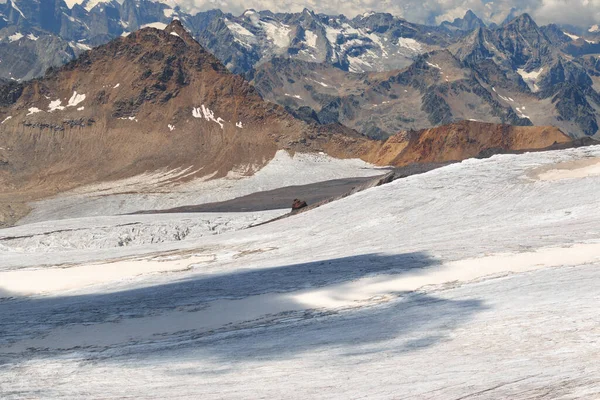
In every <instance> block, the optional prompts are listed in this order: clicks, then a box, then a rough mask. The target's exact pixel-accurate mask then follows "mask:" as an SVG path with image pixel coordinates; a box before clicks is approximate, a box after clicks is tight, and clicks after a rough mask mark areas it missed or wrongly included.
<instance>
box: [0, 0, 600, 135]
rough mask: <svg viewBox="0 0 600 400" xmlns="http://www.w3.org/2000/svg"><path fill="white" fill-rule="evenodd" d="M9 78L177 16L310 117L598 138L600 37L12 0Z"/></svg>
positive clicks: (369, 128) (147, 4)
mask: <svg viewBox="0 0 600 400" xmlns="http://www.w3.org/2000/svg"><path fill="white" fill-rule="evenodd" d="M0 15H1V16H2V23H1V24H0V26H2V29H0V60H1V62H0V77H1V78H4V79H6V80H27V79H31V78H36V77H39V76H42V75H43V74H44V72H45V71H46V69H47V68H49V67H56V66H60V65H63V64H65V63H66V62H68V61H70V60H71V59H74V58H75V57H77V56H78V55H79V54H81V53H83V52H85V51H87V50H89V49H90V48H93V47H95V46H98V45H100V44H103V43H106V42H108V41H109V40H111V39H114V38H117V37H120V36H126V35H128V34H130V33H131V32H134V31H135V30H137V29H139V28H142V27H155V28H159V29H162V28H164V27H165V26H166V25H167V24H168V23H170V22H171V20H173V19H179V20H180V21H181V23H182V25H183V26H184V27H185V28H186V30H187V31H188V32H189V33H190V35H191V36H192V37H193V38H194V39H195V40H197V41H198V42H199V43H200V44H201V45H202V46H203V47H204V48H205V49H207V50H208V51H209V52H211V53H212V54H214V55H215V57H216V58H217V59H219V61H221V62H222V63H223V64H224V65H225V66H226V67H227V69H228V70H229V71H231V72H233V73H235V74H240V75H243V76H244V77H246V78H247V79H248V80H251V81H252V84H253V85H254V86H255V87H256V88H257V90H258V92H259V93H260V95H261V96H262V97H264V98H265V99H268V100H270V101H272V102H275V103H278V104H280V105H282V106H284V107H285V108H286V109H287V110H288V111H289V112H290V113H291V114H293V115H294V116H296V117H298V118H300V119H303V120H305V121H307V122H310V123H316V124H322V125H325V124H329V123H334V122H335V123H338V122H339V123H341V124H344V125H346V126H348V127H350V128H352V129H355V130H357V131H359V132H360V133H362V134H364V135H367V136H369V137H371V138H375V139H385V138H387V137H389V136H391V135H393V134H395V133H397V132H399V131H403V130H418V129H426V128H430V127H433V126H437V125H441V124H446V123H451V122H456V121H460V120H477V121H484V122H493V123H507V124H512V125H522V126H526V125H538V126H545V125H553V126H557V127H559V128H560V129H562V130H563V131H565V132H567V133H568V134H569V135H571V136H572V137H583V136H595V135H597V133H598V127H599V126H600V125H599V124H600V119H599V118H598V111H599V110H600V95H599V90H600V30H598V29H594V27H591V28H589V29H588V30H581V29H580V30H576V29H574V28H573V27H569V28H568V29H567V28H565V27H560V26H557V25H547V26H542V27H540V26H538V25H537V24H536V23H535V21H534V20H533V19H532V18H531V17H530V16H529V15H527V14H523V15H518V16H517V15H515V16H513V17H511V18H509V19H507V21H506V22H505V23H503V24H502V25H500V26H496V25H491V26H487V25H486V24H485V23H484V22H483V21H482V20H481V19H480V18H478V17H477V16H476V15H475V14H474V13H473V12H471V11H469V12H467V14H466V15H465V16H464V18H459V19H456V20H455V21H453V22H444V23H442V24H441V25H440V26H428V25H420V24H415V23H411V22H409V21H406V20H403V19H401V18H397V17H394V16H392V15H390V14H384V13H365V14H364V15H360V16H357V17H355V18H353V19H349V18H346V17H344V16H343V15H339V16H328V15H323V14H315V13H314V12H312V11H310V10H308V9H305V10H304V11H303V12H301V13H287V14H282V13H278V14H275V13H272V12H269V11H261V12H256V11H254V10H248V11H246V12H244V13H243V14H242V15H240V16H234V15H232V14H228V13H224V12H222V11H220V10H212V11H205V12H198V13H194V14H192V13H188V12H185V11H184V10H182V9H181V8H180V7H178V6H174V5H173V4H167V3H160V2H152V1H147V0H140V1H138V0H126V1H124V2H117V1H110V2H98V1H88V0H86V1H84V2H83V3H80V4H79V3H65V2H64V1H62V0H52V1H50V0H40V1H38V0H18V1H17V0H10V1H7V2H6V3H5V4H2V5H0Z"/></svg>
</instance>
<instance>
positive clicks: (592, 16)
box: [176, 0, 600, 27]
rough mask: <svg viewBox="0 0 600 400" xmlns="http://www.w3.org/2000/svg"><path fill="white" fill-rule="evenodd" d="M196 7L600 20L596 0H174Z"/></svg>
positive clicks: (423, 19)
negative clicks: (514, 13)
mask: <svg viewBox="0 0 600 400" xmlns="http://www.w3.org/2000/svg"><path fill="white" fill-rule="evenodd" d="M176 2H177V3H179V4H182V5H184V4H185V6H184V7H187V8H190V9H195V10H196V11H200V10H206V9H213V8H220V9H222V10H223V11H228V12H231V13H233V14H238V15H239V14H241V13H242V12H243V11H244V10H246V9H249V8H253V9H255V10H271V11H274V12H300V11H302V10H303V9H304V8H308V9H311V10H314V11H315V12H318V13H325V14H333V15H337V14H344V15H346V16H348V17H354V16H356V15H358V14H363V13H365V12H369V11H377V12H389V13H392V14H394V15H396V16H399V17H403V18H405V19H407V20H409V21H411V22H419V23H427V24H439V23H441V22H442V21H445V20H449V21H452V20H454V18H459V17H462V16H463V15H464V14H465V12H466V11H467V10H469V9H471V10H473V11H474V12H475V13H476V14H477V15H479V16H480V17H481V18H483V19H485V20H486V21H488V22H497V23H500V22H502V21H503V20H504V18H506V16H507V15H508V13H510V11H511V9H512V8H515V9H516V10H517V11H518V12H519V13H521V12H528V13H529V14H531V16H532V17H533V18H534V19H535V20H536V21H537V22H538V23H539V24H542V25H545V24H548V23H559V24H571V25H575V26H581V27H589V26H592V25H594V24H598V23H600V0H326V1H323V0H178V1H177V0H176Z"/></svg>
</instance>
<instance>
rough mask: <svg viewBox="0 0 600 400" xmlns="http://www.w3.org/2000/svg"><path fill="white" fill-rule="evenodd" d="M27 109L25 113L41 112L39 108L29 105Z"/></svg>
mask: <svg viewBox="0 0 600 400" xmlns="http://www.w3.org/2000/svg"><path fill="white" fill-rule="evenodd" d="M28 111H29V113H28V114H27V115H31V114H35V113H39V112H42V110H40V109H39V108H37V107H30V108H29V110H28Z"/></svg>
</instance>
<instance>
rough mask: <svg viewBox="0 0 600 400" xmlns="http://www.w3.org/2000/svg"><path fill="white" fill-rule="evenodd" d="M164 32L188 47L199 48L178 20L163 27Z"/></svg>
mask: <svg viewBox="0 0 600 400" xmlns="http://www.w3.org/2000/svg"><path fill="white" fill-rule="evenodd" d="M164 31H165V32H167V33H169V34H171V35H173V36H178V37H180V38H181V39H182V40H183V41H184V42H185V44H187V45H188V46H193V47H200V45H199V44H198V42H196V41H195V40H194V38H193V37H192V35H190V33H189V32H188V31H187V29H185V28H184V27H183V25H182V24H181V21H180V20H178V19H174V20H173V21H171V23H170V24H169V25H167V26H166V27H165V29H164Z"/></svg>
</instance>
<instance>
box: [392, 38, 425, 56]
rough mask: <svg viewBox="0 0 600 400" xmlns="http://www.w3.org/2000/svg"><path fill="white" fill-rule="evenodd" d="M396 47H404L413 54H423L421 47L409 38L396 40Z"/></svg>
mask: <svg viewBox="0 0 600 400" xmlns="http://www.w3.org/2000/svg"><path fill="white" fill-rule="evenodd" d="M398 45H399V46H402V47H406V48H407V49H409V50H412V51H414V52H415V53H421V52H423V45H422V44H421V43H420V42H418V41H416V40H415V39H411V38H403V37H401V38H398Z"/></svg>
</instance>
